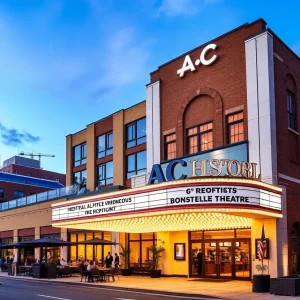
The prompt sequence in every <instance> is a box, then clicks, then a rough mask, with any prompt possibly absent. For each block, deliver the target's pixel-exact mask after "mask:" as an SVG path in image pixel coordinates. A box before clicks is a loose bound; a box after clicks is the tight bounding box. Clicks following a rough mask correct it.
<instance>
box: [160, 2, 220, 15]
mask: <svg viewBox="0 0 300 300" xmlns="http://www.w3.org/2000/svg"><path fill="white" fill-rule="evenodd" d="M221 1H222V0H162V2H161V5H160V6H159V8H158V11H157V15H158V16H160V15H166V16H168V17H176V16H179V15H196V14H197V13H198V12H199V11H201V10H203V9H204V8H205V7H206V6H208V5H213V4H216V3H219V2H221Z"/></svg>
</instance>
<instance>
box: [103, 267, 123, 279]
mask: <svg viewBox="0 0 300 300" xmlns="http://www.w3.org/2000/svg"><path fill="white" fill-rule="evenodd" d="M115 273H116V268H111V269H110V270H109V271H108V272H106V273H104V279H107V281H109V278H111V279H112V281H115ZM118 277H119V275H118Z"/></svg>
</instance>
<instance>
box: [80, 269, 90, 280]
mask: <svg viewBox="0 0 300 300" xmlns="http://www.w3.org/2000/svg"><path fill="white" fill-rule="evenodd" d="M89 274H90V272H89V271H87V270H84V269H80V276H81V282H82V278H83V277H84V282H86V279H87V278H88V277H89Z"/></svg>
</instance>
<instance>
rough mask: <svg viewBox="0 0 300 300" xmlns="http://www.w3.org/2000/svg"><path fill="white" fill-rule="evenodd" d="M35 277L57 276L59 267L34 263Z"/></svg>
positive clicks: (33, 274)
mask: <svg viewBox="0 0 300 300" xmlns="http://www.w3.org/2000/svg"><path fill="white" fill-rule="evenodd" d="M32 277H33V278H56V277H57V269H56V265H43V264H41V265H39V264H36V265H33V267H32Z"/></svg>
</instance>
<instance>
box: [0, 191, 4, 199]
mask: <svg viewBox="0 0 300 300" xmlns="http://www.w3.org/2000/svg"><path fill="white" fill-rule="evenodd" d="M3 198H4V189H0V199H3Z"/></svg>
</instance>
